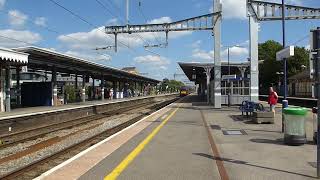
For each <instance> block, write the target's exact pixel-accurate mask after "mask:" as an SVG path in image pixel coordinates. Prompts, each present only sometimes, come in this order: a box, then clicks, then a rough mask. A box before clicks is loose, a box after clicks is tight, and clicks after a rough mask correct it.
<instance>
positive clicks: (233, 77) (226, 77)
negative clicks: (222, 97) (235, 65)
mask: <svg viewBox="0 0 320 180" xmlns="http://www.w3.org/2000/svg"><path fill="white" fill-rule="evenodd" d="M231 79H237V75H236V74H231V75H222V80H231Z"/></svg>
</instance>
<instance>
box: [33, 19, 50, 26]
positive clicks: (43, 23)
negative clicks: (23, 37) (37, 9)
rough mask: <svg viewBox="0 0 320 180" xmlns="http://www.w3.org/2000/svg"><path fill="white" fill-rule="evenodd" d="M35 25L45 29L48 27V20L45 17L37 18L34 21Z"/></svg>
mask: <svg viewBox="0 0 320 180" xmlns="http://www.w3.org/2000/svg"><path fill="white" fill-rule="evenodd" d="M34 23H35V24H36V25H38V26H42V27H45V26H47V18H45V17H37V18H36V19H35V21H34Z"/></svg>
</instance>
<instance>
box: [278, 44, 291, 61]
mask: <svg viewBox="0 0 320 180" xmlns="http://www.w3.org/2000/svg"><path fill="white" fill-rule="evenodd" d="M276 55H277V61H282V60H283V59H284V58H289V57H291V56H294V46H289V47H286V48H284V49H282V50H281V51H278V52H277V54H276Z"/></svg>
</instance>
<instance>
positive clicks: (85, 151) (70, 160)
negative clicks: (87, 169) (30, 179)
mask: <svg viewBox="0 0 320 180" xmlns="http://www.w3.org/2000/svg"><path fill="white" fill-rule="evenodd" d="M171 105H172V104H170V105H168V106H165V107H163V108H161V109H159V110H158V111H156V112H153V113H152V114H150V115H149V116H146V117H144V118H142V119H141V120H139V121H137V122H135V123H134V124H132V125H130V126H128V127H126V128H125V129H123V130H121V131H119V132H117V133H115V134H113V135H111V136H109V137H108V138H106V139H104V140H103V141H100V142H99V143H97V144H95V145H93V146H91V147H89V148H88V149H86V150H84V151H82V152H80V153H79V154H77V155H75V156H73V157H72V158H70V159H68V160H66V161H64V162H63V163H61V164H59V165H57V166H55V167H54V168H52V169H50V170H48V171H46V172H44V173H43V174H41V175H40V176H38V177H36V178H34V180H41V179H42V178H45V177H46V176H49V175H50V174H52V173H53V172H55V171H57V170H59V169H60V168H62V167H64V166H66V165H68V164H70V163H71V162H72V161H74V160H76V159H78V158H80V157H81V156H83V155H85V154H86V153H88V152H89V151H91V150H93V149H95V148H97V147H98V146H100V145H101V144H103V143H105V142H108V141H110V140H111V139H112V138H114V137H115V136H117V135H119V134H121V133H123V132H124V131H126V130H128V129H131V128H133V127H134V126H136V125H137V124H138V123H140V122H141V121H143V120H145V119H147V118H149V117H150V116H153V115H154V114H156V113H158V112H160V111H161V110H163V109H164V108H166V107H169V106H171Z"/></svg>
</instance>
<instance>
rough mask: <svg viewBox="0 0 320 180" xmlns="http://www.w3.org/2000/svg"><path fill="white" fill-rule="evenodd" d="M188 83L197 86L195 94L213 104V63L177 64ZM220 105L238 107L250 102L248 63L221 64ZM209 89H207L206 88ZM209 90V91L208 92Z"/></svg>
mask: <svg viewBox="0 0 320 180" xmlns="http://www.w3.org/2000/svg"><path fill="white" fill-rule="evenodd" d="M178 64H179V65H180V67H181V69H182V70H183V72H184V73H185V75H186V76H187V77H188V79H189V80H190V81H193V82H194V83H195V84H196V85H197V93H198V95H201V96H206V97H207V102H208V103H209V104H213V103H214V98H215V97H214V95H213V94H214V92H215V88H214V83H213V81H214V74H213V73H214V70H213V69H214V63H185V62H180V63H178ZM220 83H221V94H219V95H221V104H222V105H226V104H231V105H238V104H241V103H242V101H244V100H250V98H251V96H250V62H244V63H228V62H221V81H220ZM208 87H209V88H208ZM208 89H209V91H208Z"/></svg>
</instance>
